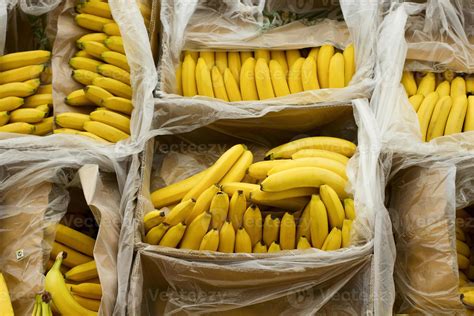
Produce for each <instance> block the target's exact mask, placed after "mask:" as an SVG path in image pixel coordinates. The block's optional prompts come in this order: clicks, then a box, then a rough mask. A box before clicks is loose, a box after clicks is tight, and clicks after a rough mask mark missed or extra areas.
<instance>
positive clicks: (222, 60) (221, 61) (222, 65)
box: [211, 52, 227, 75]
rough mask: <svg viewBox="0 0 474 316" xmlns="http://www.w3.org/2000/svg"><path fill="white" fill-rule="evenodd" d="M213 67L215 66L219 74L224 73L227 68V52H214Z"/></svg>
mask: <svg viewBox="0 0 474 316" xmlns="http://www.w3.org/2000/svg"><path fill="white" fill-rule="evenodd" d="M213 67H217V69H218V70H219V72H220V73H221V75H223V74H224V71H225V69H226V68H227V52H216V65H215V66H213ZM211 69H212V68H211Z"/></svg>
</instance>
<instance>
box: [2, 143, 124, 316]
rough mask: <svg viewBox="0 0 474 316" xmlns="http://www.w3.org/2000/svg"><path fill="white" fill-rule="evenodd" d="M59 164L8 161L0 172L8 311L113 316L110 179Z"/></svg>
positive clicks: (116, 229) (115, 232)
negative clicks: (45, 164) (20, 164)
mask: <svg viewBox="0 0 474 316" xmlns="http://www.w3.org/2000/svg"><path fill="white" fill-rule="evenodd" d="M13 156H15V154H14V153H13V152H5V153H2V155H1V158H2V159H4V160H6V161H8V160H9V159H11V158H12V157H13ZM57 156H60V154H57ZM63 158H64V157H63ZM17 160H18V159H17ZM58 161H59V160H56V161H55V162H48V167H45V166H44V164H43V165H42V164H41V163H38V164H36V165H35V164H29V165H28V167H18V166H16V165H15V164H16V163H10V164H8V165H7V164H5V165H4V167H3V169H2V170H1V171H2V172H0V175H1V178H2V184H1V186H0V192H1V193H0V196H1V197H2V200H1V201H0V209H1V210H2V212H1V214H2V215H1V216H0V225H1V227H2V229H1V232H0V237H1V238H0V244H1V247H0V249H1V260H0V262H1V269H0V272H1V274H2V275H3V277H4V280H5V281H6V283H5V284H6V287H7V288H8V291H9V295H10V298H11V302H12V305H13V311H14V313H15V315H30V314H32V312H34V311H35V310H38V309H39V310H42V311H43V312H42V313H43V315H48V314H47V313H48V312H49V310H52V311H53V312H54V314H58V315H98V314H100V315H111V314H112V313H113V309H114V306H115V299H116V295H117V291H118V290H117V252H118V243H119V242H118V240H119V234H120V224H121V221H120V214H119V211H118V210H119V207H120V194H119V190H118V185H117V179H116V176H115V174H113V173H108V172H103V171H99V166H98V165H93V164H89V165H84V166H83V167H81V168H80V169H76V168H74V167H72V165H70V164H67V163H58ZM3 171H5V172H3ZM0 283H1V280H0ZM3 293H4V292H3V291H2V295H3ZM4 303H5V304H6V302H4V301H2V308H3V307H4V305H3V304H4ZM99 308H100V313H97V311H99ZM45 310H46V312H45ZM2 311H4V310H3V309H2ZM2 315H4V314H2ZM39 315H41V312H40V314H39Z"/></svg>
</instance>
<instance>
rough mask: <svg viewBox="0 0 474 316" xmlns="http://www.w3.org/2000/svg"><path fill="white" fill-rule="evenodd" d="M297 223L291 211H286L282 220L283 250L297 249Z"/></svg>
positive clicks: (281, 240) (281, 241) (281, 239)
mask: <svg viewBox="0 0 474 316" xmlns="http://www.w3.org/2000/svg"><path fill="white" fill-rule="evenodd" d="M295 239H296V223H295V218H294V216H293V215H292V214H290V213H288V212H287V213H285V215H283V218H282V219H281V222H280V247H281V249H282V250H291V249H295V246H296V244H295Z"/></svg>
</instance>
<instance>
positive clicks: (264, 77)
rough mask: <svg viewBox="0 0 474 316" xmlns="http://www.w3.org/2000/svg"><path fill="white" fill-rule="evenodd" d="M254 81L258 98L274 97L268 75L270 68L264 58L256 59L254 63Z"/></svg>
mask: <svg viewBox="0 0 474 316" xmlns="http://www.w3.org/2000/svg"><path fill="white" fill-rule="evenodd" d="M255 83H256V85H257V92H258V96H259V99H260V100H266V99H271V98H274V97H275V93H274V92H273V86H272V80H271V77H270V69H269V68H268V63H267V60H266V59H264V58H259V59H257V63H256V64H255Z"/></svg>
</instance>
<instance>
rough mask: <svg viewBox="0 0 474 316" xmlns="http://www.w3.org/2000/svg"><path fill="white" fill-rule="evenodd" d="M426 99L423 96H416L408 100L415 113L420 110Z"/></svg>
mask: <svg viewBox="0 0 474 316" xmlns="http://www.w3.org/2000/svg"><path fill="white" fill-rule="evenodd" d="M424 98H425V97H424V96H423V95H422V94H415V95H412V96H411V97H410V98H408V101H410V104H411V106H412V107H413V110H415V112H417V111H418V109H419V108H420V105H421V102H423V99H424Z"/></svg>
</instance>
